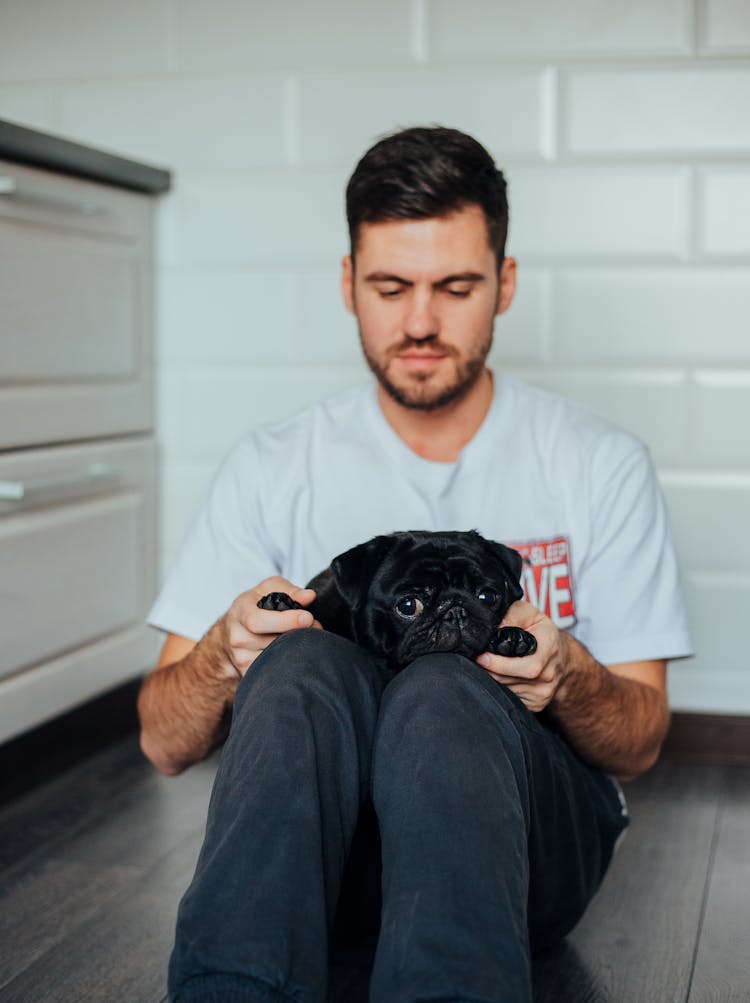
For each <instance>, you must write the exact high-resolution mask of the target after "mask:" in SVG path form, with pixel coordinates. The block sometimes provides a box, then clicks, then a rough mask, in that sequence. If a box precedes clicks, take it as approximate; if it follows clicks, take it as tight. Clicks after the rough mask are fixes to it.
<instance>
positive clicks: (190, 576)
mask: <svg viewBox="0 0 750 1003" xmlns="http://www.w3.org/2000/svg"><path fill="white" fill-rule="evenodd" d="M277 573H278V567H277V561H276V559H275V558H274V556H273V554H272V552H271V547H270V544H269V540H268V534H267V533H266V532H265V531H264V524H263V477H262V470H261V467H260V463H259V460H258V455H257V449H256V447H255V444H254V442H253V440H252V438H251V437H250V436H248V437H246V438H245V439H243V440H241V441H240V442H239V443H238V444H237V445H236V446H235V447H234V448H233V449H232V450H231V452H230V453H229V454H228V455H227V457H226V458H225V460H224V462H223V463H222V464H221V466H220V468H219V470H218V472H217V473H216V475H215V476H214V478H213V480H212V481H211V484H210V485H209V488H208V491H207V493H206V496H205V498H204V500H203V504H202V505H201V506H200V508H199V509H198V512H197V514H196V515H195V517H194V519H193V521H192V523H191V525H190V527H189V529H188V531H187V534H186V536H185V538H184V540H183V542H182V545H181V547H180V550H179V552H178V554H177V558H176V560H175V562H174V564H173V566H172V568H171V569H170V571H169V574H168V575H167V578H166V580H165V582H164V584H163V586H162V589H161V591H160V593H159V595H158V597H157V599H156V602H155V603H154V605H153V606H152V608H151V610H150V612H149V615H148V622H149V623H150V624H151V625H152V626H153V627H157V628H158V629H159V630H163V631H165V632H167V633H173V634H180V635H182V636H184V637H188V638H190V639H192V640H195V641H197V640H199V639H200V638H201V637H202V636H203V635H204V634H205V632H206V631H207V630H208V629H209V627H211V626H212V625H213V624H214V623H215V622H216V620H218V618H219V617H220V616H222V615H223V614H224V613H225V612H226V611H227V609H228V608H229V606H230V605H231V604H232V602H233V601H234V599H236V598H237V596H238V595H240V594H241V593H242V592H244V591H246V590H247V589H249V588H252V587H253V586H255V585H257V584H258V582H260V581H262V580H263V579H264V578H266V577H268V576H269V575H272V574H277Z"/></svg>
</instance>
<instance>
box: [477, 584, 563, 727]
mask: <svg viewBox="0 0 750 1003" xmlns="http://www.w3.org/2000/svg"><path fill="white" fill-rule="evenodd" d="M500 626H501V627H522V628H523V629H524V630H528V632H529V633H530V634H533V635H534V637H535V638H536V642H537V648H536V651H535V652H534V653H533V654H532V655H526V656H525V657H523V658H505V657H503V656H502V655H493V654H491V653H490V652H487V651H486V652H484V653H483V654H481V655H480V656H479V657H478V658H477V662H478V663H479V664H480V665H481V666H482V667H483V668H485V669H486V670H487V671H488V672H489V674H490V675H491V676H492V677H493V679H496V680H497V681H498V682H499V683H504V684H505V685H506V686H507V687H508V689H510V690H512V691H513V692H514V693H515V695H516V696H517V697H518V698H519V699H520V700H521V701H523V703H524V704H525V705H526V707H528V709H529V710H531V711H534V712H535V713H538V712H539V711H541V710H544V708H545V707H546V706H547V704H548V703H549V702H550V701H551V700H552V698H553V697H554V695H555V693H556V692H557V688H558V687H559V686H560V684H561V683H562V681H563V678H564V676H565V657H566V647H565V642H566V638H567V635H566V634H564V633H563V632H561V631H560V630H558V629H557V627H556V626H555V625H554V623H553V622H552V621H551V620H550V619H549V617H547V616H545V615H544V613H541V612H540V611H539V610H538V609H536V607H535V606H532V605H531V603H528V602H525V601H523V600H520V601H519V602H515V603H513V605H512V606H511V607H510V609H509V610H508V612H507V613H506V614H505V619H504V620H503V622H502V623H501V624H500Z"/></svg>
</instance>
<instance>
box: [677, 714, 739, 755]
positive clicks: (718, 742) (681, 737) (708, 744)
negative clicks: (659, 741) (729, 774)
mask: <svg viewBox="0 0 750 1003" xmlns="http://www.w3.org/2000/svg"><path fill="white" fill-rule="evenodd" d="M662 755H663V756H667V757H669V758H671V759H683V760H686V759H689V760H694V761H700V762H704V763H708V762H712V763H750V716H748V715H743V714H697V713H691V712H688V711H675V712H674V713H673V714H672V725H671V727H670V729H669V735H668V736H667V739H666V741H665V743H664V747H663V749H662Z"/></svg>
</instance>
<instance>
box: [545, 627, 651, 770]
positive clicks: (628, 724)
mask: <svg viewBox="0 0 750 1003" xmlns="http://www.w3.org/2000/svg"><path fill="white" fill-rule="evenodd" d="M563 636H564V642H563V643H564V645H565V675H564V677H563V681H562V683H561V684H560V686H559V687H558V689H557V691H556V693H555V695H554V697H553V699H552V702H551V703H550V705H549V708H548V710H549V713H550V715H551V717H552V718H553V719H554V720H555V721H556V723H557V724H558V726H559V727H560V730H561V731H562V732H563V734H564V735H565V737H566V738H567V740H568V742H569V743H570V745H571V746H572V747H573V749H574V750H575V751H576V753H577V754H578V755H579V756H580V757H581V759H583V760H584V761H585V762H587V763H590V764H591V765H592V766H597V767H599V768H600V769H603V770H606V771H607V772H608V773H612V774H614V775H615V776H617V777H619V778H621V779H627V778H631V777H634V776H637V775H638V774H640V773H643V772H644V771H645V770H647V769H649V768H650V767H651V766H653V764H654V763H655V762H656V760H657V758H658V755H659V750H660V748H661V743H662V742H663V740H664V737H665V736H666V733H667V730H668V728H669V707H668V705H667V700H666V697H665V696H664V694H663V693H661V692H660V691H659V690H657V689H656V688H655V687H653V686H648V685H647V684H645V683H641V682H638V681H636V680H635V679H627V678H624V677H623V676H618V675H616V674H615V673H613V672H610V671H609V670H608V669H607V668H605V667H604V666H603V665H601V664H600V663H599V662H597V661H596V659H595V658H594V657H593V656H592V655H591V653H590V652H589V651H588V650H587V649H586V648H585V647H584V646H583V645H582V644H579V642H578V641H576V640H575V639H574V638H572V637H570V636H569V635H567V634H566V635H563Z"/></svg>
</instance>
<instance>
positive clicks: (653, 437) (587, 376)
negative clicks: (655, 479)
mask: <svg viewBox="0 0 750 1003" xmlns="http://www.w3.org/2000/svg"><path fill="white" fill-rule="evenodd" d="M515 371H516V373H517V375H518V376H519V377H521V378H522V379H525V380H526V381H527V382H529V383H533V384H534V385H536V386H539V387H541V388H542V389H543V390H547V391H549V392H550V393H555V394H559V395H560V396H561V397H566V398H568V399H569V400H572V401H575V402H576V403H577V404H580V405H582V406H583V407H585V408H587V409H588V410H590V411H593V412H594V413H595V414H598V415H600V416H601V417H602V418H606V419H607V420H608V421H612V422H614V423H615V424H616V425H619V426H620V428H624V429H626V430H627V431H629V432H632V433H633V434H634V435H636V436H637V437H638V438H639V439H640V440H641V441H642V442H644V443H645V444H646V445H647V446H648V448H649V450H650V452H651V454H652V456H653V459H654V462H655V463H656V464H657V466H672V465H676V464H679V465H682V464H683V461H684V460H685V458H686V455H687V448H686V438H685V429H686V423H687V407H688V397H687V385H686V379H685V377H684V376H683V374H682V373H680V372H675V371H671V370H665V371H656V372H649V371H647V370H619V371H617V370H613V369H595V370H589V371H581V372H575V371H571V370H569V369H560V368H558V367H556V366H555V367H546V368H542V369H533V370H515Z"/></svg>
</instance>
